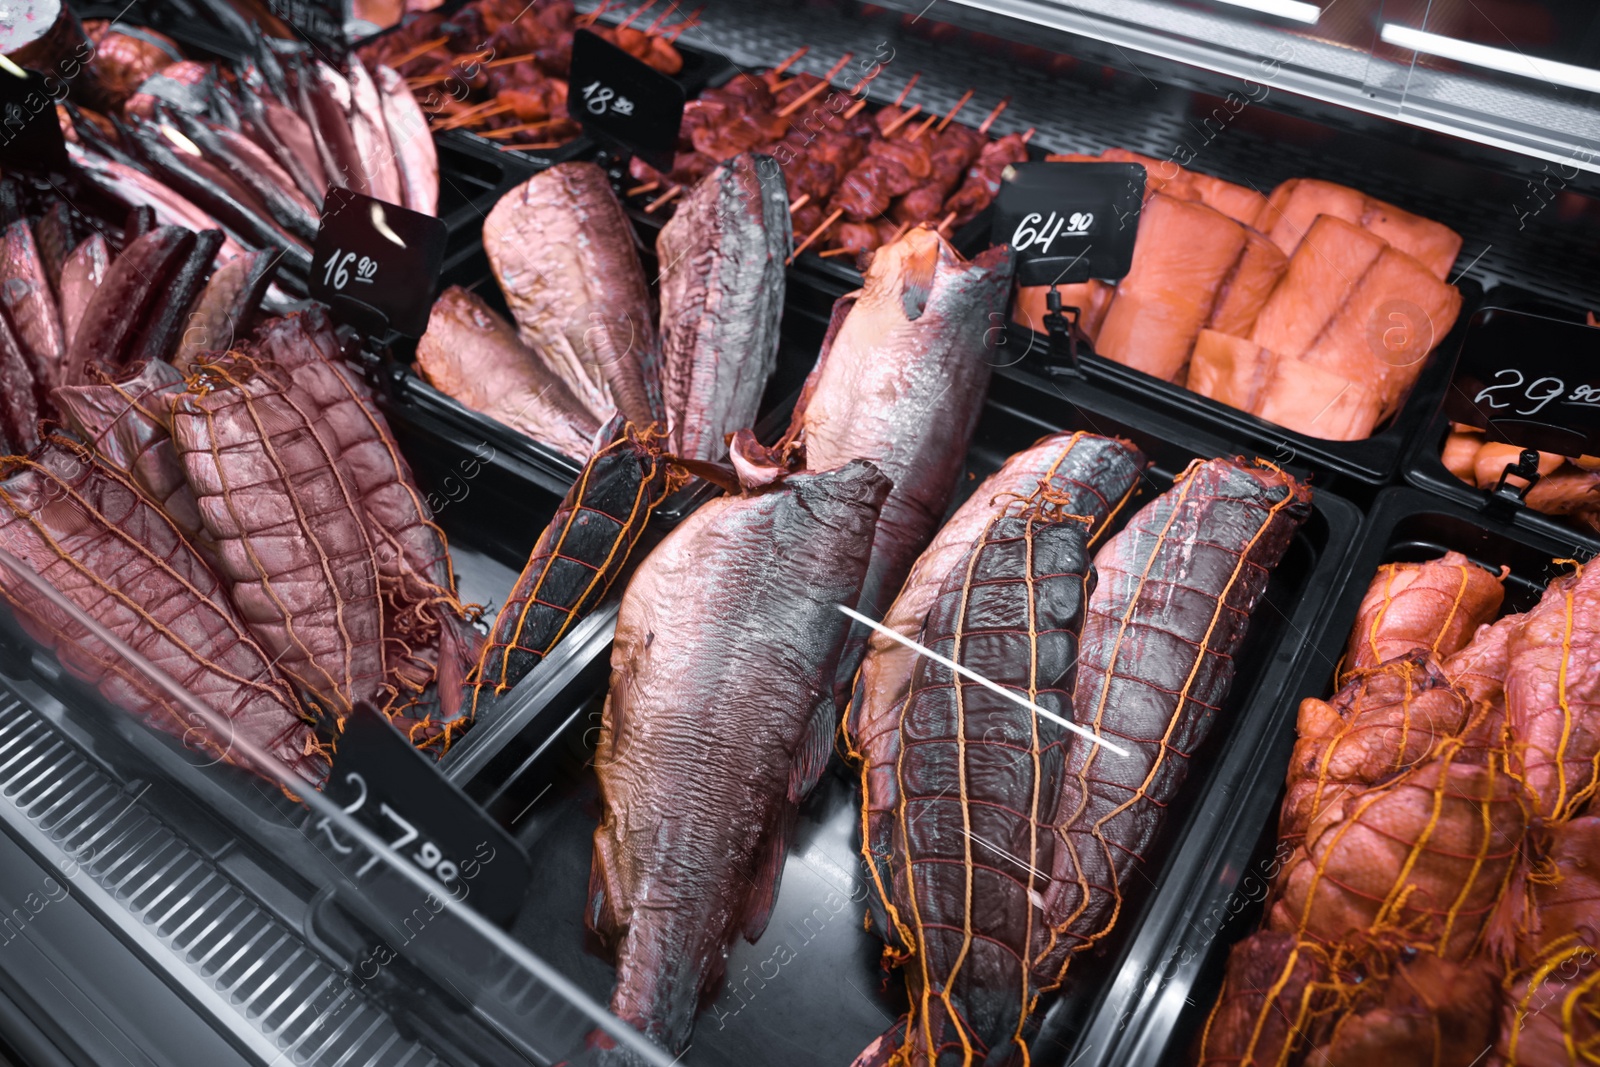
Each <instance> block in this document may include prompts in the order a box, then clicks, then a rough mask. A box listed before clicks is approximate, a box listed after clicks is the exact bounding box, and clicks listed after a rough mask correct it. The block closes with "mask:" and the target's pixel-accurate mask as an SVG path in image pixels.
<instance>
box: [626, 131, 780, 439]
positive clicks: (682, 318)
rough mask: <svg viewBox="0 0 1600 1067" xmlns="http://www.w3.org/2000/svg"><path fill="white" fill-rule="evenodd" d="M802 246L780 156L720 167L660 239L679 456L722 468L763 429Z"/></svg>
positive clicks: (666, 388)
mask: <svg viewBox="0 0 1600 1067" xmlns="http://www.w3.org/2000/svg"><path fill="white" fill-rule="evenodd" d="M793 244H794V239H793V234H792V232H791V227H790V223H789V197H788V194H787V193H786V192H785V190H784V184H783V175H782V173H781V171H780V170H779V168H778V164H777V161H776V160H774V159H773V158H772V157H771V156H762V155H755V154H752V153H745V154H743V155H739V156H735V157H734V158H732V159H730V160H727V161H725V162H723V163H719V164H718V165H717V166H716V168H715V169H714V170H712V172H711V173H710V174H708V175H707V176H706V177H705V178H703V179H701V181H700V183H699V184H698V185H696V186H695V187H694V189H693V191H692V192H690V193H689V195H688V196H687V197H686V198H685V199H684V201H683V203H682V204H681V205H679V207H678V210H677V213H676V214H674V215H673V216H672V218H671V220H669V221H668V222H667V224H666V226H664V227H663V228H662V230H661V235H660V236H659V237H658V238H656V259H657V260H658V261H659V262H660V263H661V377H662V392H663V394H664V401H665V404H666V413H667V418H668V420H669V422H670V423H671V426H672V443H673V451H674V453H675V454H677V455H679V456H682V457H684V458H686V459H705V460H720V459H722V458H723V457H725V456H726V455H727V453H728V448H727V445H726V444H725V443H724V441H725V439H726V437H727V436H728V435H729V434H731V433H733V432H734V431H736V430H742V429H744V428H745V427H747V426H751V425H753V424H754V423H755V421H756V410H757V408H758V407H759V406H760V404H761V394H762V393H763V392H764V391H765V389H766V386H767V379H768V378H769V377H771V375H772V368H773V366H774V365H775V364H776V362H777V359H778V319H779V317H780V316H781V315H782V313H783V293H784V280H785V275H786V270H785V266H784V264H785V263H786V262H787V261H788V259H789V253H790V251H791V250H792V248H793Z"/></svg>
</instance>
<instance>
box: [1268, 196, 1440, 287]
mask: <svg viewBox="0 0 1600 1067" xmlns="http://www.w3.org/2000/svg"><path fill="white" fill-rule="evenodd" d="M1318 215H1332V216H1334V217H1335V218H1340V219H1344V220H1345V221H1346V222H1349V223H1353V224H1354V225H1357V226H1360V227H1361V228H1363V229H1365V230H1367V231H1369V232H1370V233H1371V234H1372V235H1373V236H1375V237H1379V238H1381V239H1383V240H1385V241H1387V242H1388V243H1390V244H1392V245H1394V246H1395V247H1396V248H1398V249H1400V250H1401V251H1402V252H1406V253H1409V254H1410V255H1412V256H1415V257H1416V258H1417V259H1418V260H1420V261H1421V262H1422V263H1423V264H1424V265H1425V266H1426V267H1427V268H1428V269H1429V270H1430V271H1432V272H1433V274H1434V275H1435V276H1436V277H1438V278H1440V279H1446V278H1448V277H1449V276H1450V268H1451V266H1452V265H1454V263H1455V261H1456V254H1457V253H1458V252H1460V251H1461V235H1460V234H1458V233H1456V232H1455V231H1454V230H1452V229H1451V228H1450V227H1448V226H1446V225H1444V224H1443V223H1438V222H1434V221H1433V220H1432V219H1425V218H1423V217H1422V216H1421V215H1413V214H1412V213H1411V212H1409V211H1405V210H1403V209H1401V208H1398V207H1395V206H1394V205H1393V204H1389V203H1385V202H1384V201H1382V200H1376V199H1374V198H1372V197H1370V196H1368V195H1366V194H1365V193H1363V192H1361V191H1359V190H1357V189H1351V188H1349V187H1347V186H1343V185H1336V184H1334V183H1333V182H1325V181H1319V180H1317V179H1315V178H1291V179H1289V180H1288V181H1286V182H1284V183H1283V184H1282V185H1280V186H1278V187H1277V188H1276V189H1274V190H1273V191H1272V195H1271V196H1270V197H1269V198H1268V204H1267V209H1266V211H1265V212H1263V213H1262V215H1261V217H1260V219H1259V220H1258V222H1257V225H1258V226H1259V227H1260V228H1261V229H1262V230H1264V231H1265V232H1266V234H1267V236H1268V237H1271V238H1272V240H1273V241H1274V242H1275V243H1276V244H1277V246H1278V247H1279V248H1281V249H1283V250H1284V252H1286V253H1287V254H1289V255H1291V256H1292V255H1294V252H1295V249H1296V248H1298V247H1299V246H1300V242H1301V240H1302V239H1303V238H1304V237H1305V236H1306V234H1307V233H1309V232H1310V229H1311V225H1312V223H1313V222H1314V221H1315V220H1316V218H1317V216H1318Z"/></svg>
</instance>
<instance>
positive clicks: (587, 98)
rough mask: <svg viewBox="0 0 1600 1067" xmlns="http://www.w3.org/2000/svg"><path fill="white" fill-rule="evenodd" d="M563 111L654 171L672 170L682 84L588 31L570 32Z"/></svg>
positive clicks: (679, 116)
mask: <svg viewBox="0 0 1600 1067" xmlns="http://www.w3.org/2000/svg"><path fill="white" fill-rule="evenodd" d="M570 73H571V80H570V81H569V82H568V86H569V87H568V89H567V114H568V115H571V116H572V118H573V119H574V120H576V121H577V122H578V123H580V124H581V125H582V126H583V128H584V129H585V130H588V131H589V132H591V133H598V134H600V135H602V136H603V137H604V138H606V139H608V140H612V141H616V142H619V143H620V144H621V145H622V146H623V147H624V148H626V149H628V150H629V151H631V152H632V153H633V154H634V155H637V156H639V157H641V158H643V159H644V161H645V162H646V163H649V164H650V165H651V166H652V167H655V168H656V169H657V170H663V171H666V170H671V169H672V157H673V155H674V153H675V152H676V150H677V147H678V127H679V126H680V125H682V124H683V101H684V91H683V86H682V85H681V84H680V83H679V82H677V81H675V80H674V79H673V78H671V77H669V76H668V75H666V74H663V73H661V72H660V71H659V70H656V69H655V68H654V67H652V66H650V65H649V64H648V63H646V62H644V61H643V60H641V59H635V58H634V57H633V56H630V55H629V54H628V53H626V52H624V51H623V50H622V49H620V48H618V47H617V46H616V45H614V44H612V43H611V42H610V41H607V40H606V39H605V38H603V37H601V36H599V35H598V34H595V33H591V32H589V31H588V30H578V31H577V32H576V33H574V34H573V35H572V67H571V71H570Z"/></svg>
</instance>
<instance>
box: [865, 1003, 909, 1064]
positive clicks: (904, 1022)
mask: <svg viewBox="0 0 1600 1067" xmlns="http://www.w3.org/2000/svg"><path fill="white" fill-rule="evenodd" d="M910 1025H911V1016H910V1015H902V1016H900V1018H898V1019H896V1020H895V1023H894V1025H893V1026H891V1027H889V1029H888V1030H886V1031H884V1032H883V1033H882V1034H880V1035H879V1036H878V1039H877V1040H876V1041H874V1042H873V1043H872V1044H870V1045H868V1046H867V1047H866V1048H865V1049H863V1050H862V1052H861V1054H860V1055H859V1056H857V1057H856V1058H855V1059H854V1060H853V1061H852V1062H851V1064H850V1067H889V1065H890V1064H891V1063H893V1062H894V1056H895V1053H896V1052H899V1051H900V1050H901V1049H902V1048H904V1047H905V1044H906V1031H907V1029H908V1028H909V1027H910Z"/></svg>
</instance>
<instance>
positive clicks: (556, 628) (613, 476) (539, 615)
mask: <svg viewBox="0 0 1600 1067" xmlns="http://www.w3.org/2000/svg"><path fill="white" fill-rule="evenodd" d="M621 430H622V427H621V420H620V418H617V419H613V420H612V421H611V423H610V424H609V425H608V427H607V431H608V433H609V434H610V435H611V436H612V437H613V440H612V441H611V442H610V443H609V444H607V445H605V446H604V447H603V448H601V449H600V450H599V451H597V452H596V453H595V454H594V455H593V456H592V457H590V459H589V461H588V462H587V463H585V464H584V466H583V470H582V472H580V473H579V475H578V479H577V481H575V482H574V483H573V485H572V488H571V489H569V490H567V495H566V497H565V499H563V500H562V501H561V506H560V507H559V508H557V509H556V513H555V515H554V517H552V518H551V520H550V525H549V526H547V527H545V531H544V533H543V534H541V535H540V536H539V540H538V542H537V543H536V544H535V545H534V546H533V551H532V553H530V554H529V556H528V562H527V564H526V565H525V566H524V567H523V568H522V573H521V574H520V575H518V576H517V582H516V584H515V585H514V586H512V588H511V592H510V593H508V594H507V595H506V599H505V603H504V604H502V605H501V607H500V613H499V615H498V616H496V618H495V620H494V627H493V628H492V629H491V630H490V631H489V640H488V641H487V642H486V643H485V644H484V646H483V653H482V656H481V658H480V659H479V661H478V664H477V669H476V670H474V671H473V673H472V676H471V678H470V679H469V681H468V683H467V689H466V697H465V700H464V703H465V705H466V707H467V708H468V709H469V710H470V711H471V713H472V714H473V716H474V717H476V716H477V714H478V712H479V711H480V710H481V709H483V708H486V707H488V705H489V701H490V700H491V699H492V698H495V697H498V696H500V695H502V694H504V693H506V692H507V691H508V690H510V689H511V688H512V687H513V686H515V685H516V684H517V683H518V682H519V681H521V680H522V679H523V678H525V677H527V675H528V672H529V671H531V670H533V668H534V667H535V666H537V665H538V663H539V661H540V660H541V659H543V658H544V657H545V656H546V655H548V654H549V652H550V650H551V649H552V648H554V647H555V645H556V642H557V641H559V640H561V638H562V637H563V636H564V635H565V634H566V633H567V632H568V631H569V630H570V629H571V628H572V627H573V626H575V625H577V623H578V622H580V621H581V620H582V619H583V617H584V616H585V615H587V614H588V613H589V612H590V611H591V610H593V608H594V606H595V605H596V604H598V603H599V602H600V601H601V600H603V599H605V595H606V593H607V592H609V591H610V589H611V585H612V583H613V582H615V581H616V580H617V576H618V575H619V574H621V572H622V569H623V567H625V566H626V565H627V562H628V557H629V556H631V555H632V554H633V548H634V546H635V545H636V544H638V541H639V537H640V535H641V534H643V533H644V530H645V526H646V524H647V523H649V521H650V516H651V515H652V514H653V513H654V512H655V509H656V508H657V507H659V506H660V505H661V503H662V501H664V500H665V499H666V498H667V497H668V496H669V495H670V494H671V493H672V491H673V490H674V489H675V488H677V487H678V486H679V485H681V484H682V483H683V481H684V480H685V479H684V477H683V475H682V474H681V472H678V471H677V470H676V469H675V468H673V467H672V466H671V464H670V462H669V460H668V458H667V457H666V456H665V455H664V454H663V453H662V448H661V441H660V438H659V435H658V434H655V433H653V432H650V431H648V430H644V431H641V430H638V429H636V428H632V429H629V430H628V431H627V432H626V433H622V432H621Z"/></svg>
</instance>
